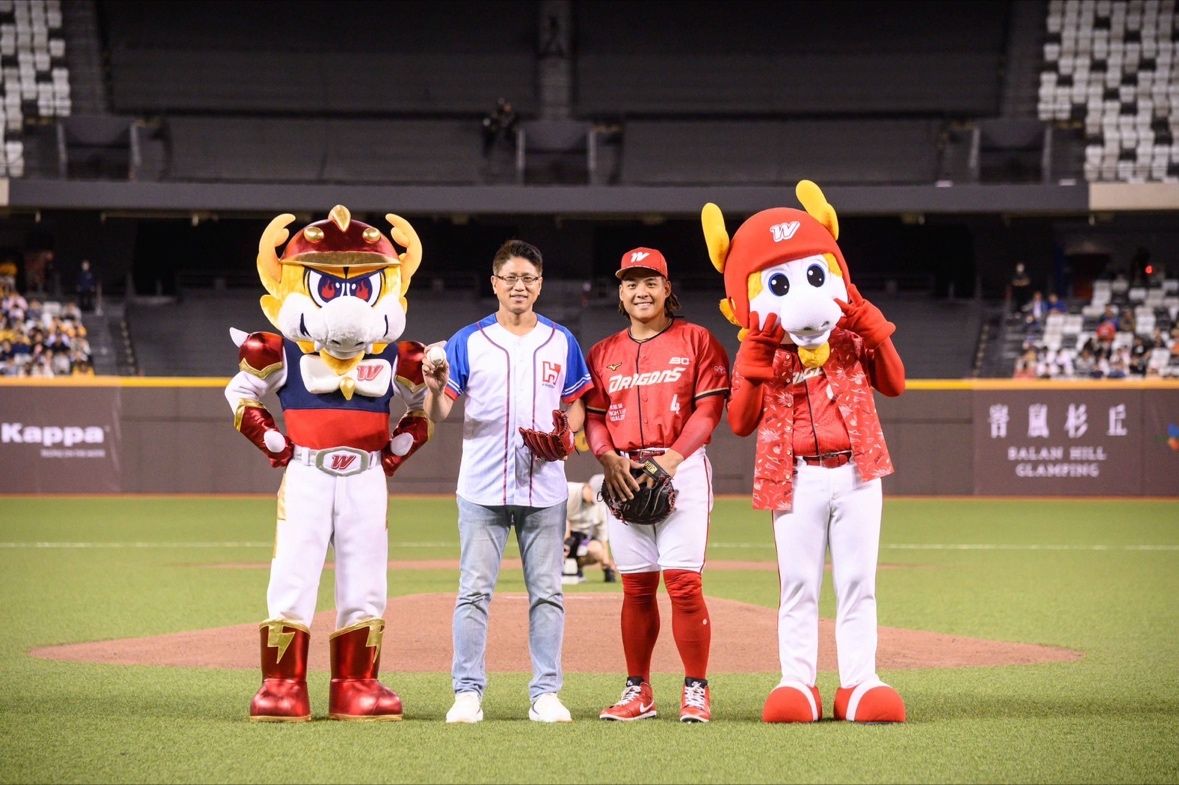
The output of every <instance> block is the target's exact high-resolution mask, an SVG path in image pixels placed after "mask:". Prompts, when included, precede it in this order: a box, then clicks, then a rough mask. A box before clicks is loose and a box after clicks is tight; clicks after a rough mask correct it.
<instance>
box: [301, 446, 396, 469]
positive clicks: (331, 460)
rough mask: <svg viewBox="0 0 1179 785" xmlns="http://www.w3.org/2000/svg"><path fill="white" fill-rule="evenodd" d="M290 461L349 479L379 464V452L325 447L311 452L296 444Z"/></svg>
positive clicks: (307, 448) (308, 448)
mask: <svg viewBox="0 0 1179 785" xmlns="http://www.w3.org/2000/svg"><path fill="white" fill-rule="evenodd" d="M291 460H294V461H298V462H299V463H301V464H304V465H305V466H314V467H315V468H317V469H319V470H320V471H321V472H323V473H324V474H330V475H332V476H334V477H351V476H352V475H354V474H360V473H361V472H364V471H368V468H369V467H370V466H373V465H375V464H379V463H380V462H381V451H380V450H374V451H372V452H367V451H365V450H362V449H360V448H359V447H325V448H323V449H322V450H313V449H311V448H310V447H303V446H302V445H298V444H296V445H295V449H294V453H293V455H292V456H291Z"/></svg>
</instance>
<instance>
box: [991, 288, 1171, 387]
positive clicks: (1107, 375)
mask: <svg viewBox="0 0 1179 785" xmlns="http://www.w3.org/2000/svg"><path fill="white" fill-rule="evenodd" d="M1017 308H1018V313H1019V316H1020V317H1021V319H1022V322H1023V324H1024V328H1025V330H1026V336H1025V338H1024V342H1023V349H1022V354H1021V355H1020V356H1019V357H1018V358H1017V359H1016V361H1015V371H1014V377H1015V378H1017V379H1090V378H1092V379H1125V378H1161V377H1176V378H1179V279H1162V278H1159V279H1152V280H1149V281H1145V282H1140V285H1134V286H1131V285H1130V282H1129V281H1128V280H1127V279H1126V278H1124V277H1122V276H1118V277H1116V278H1114V279H1112V280H1099V281H1096V282H1095V283H1094V287H1093V298H1092V299H1091V300H1090V301H1089V302H1088V303H1085V304H1084V305H1082V306H1080V307H1079V308H1076V307H1075V306H1074V307H1070V306H1069V304H1068V303H1066V302H1064V301H1063V300H1060V299H1059V298H1058V297H1057V296H1056V295H1055V294H1049V295H1048V296H1047V297H1044V296H1043V295H1042V294H1041V293H1040V292H1038V291H1037V292H1034V293H1033V294H1032V297H1031V299H1029V300H1028V301H1027V302H1025V303H1023V304H1022V306H1019V305H1018V303H1017Z"/></svg>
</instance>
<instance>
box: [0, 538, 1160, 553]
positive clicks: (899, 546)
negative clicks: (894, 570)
mask: <svg viewBox="0 0 1179 785" xmlns="http://www.w3.org/2000/svg"><path fill="white" fill-rule="evenodd" d="M457 546H458V543H457V542H454V541H449V542H391V543H390V544H389V549H390V551H392V552H395V551H396V550H397V549H398V548H456V547H457ZM273 547H274V543H273V542H254V541H250V540H242V541H226V542H116V541H112V542H52V541H45V542H0V549H4V548H7V549H13V550H16V549H46V550H53V549H62V550H71V549H90V548H92V549H105V548H112V549H117V548H125V549H129V550H133V549H165V550H166V549H192V550H200V549H204V548H268V549H270V548H273ZM709 548H725V549H727V548H734V549H751V550H772V549H773V544H772V543H762V542H714V543H710V544H709ZM880 549H881V550H882V551H883V550H898V551H1093V552H1103V551H1145V552H1154V551H1161V552H1171V551H1179V545H1157V544H1155V545H1150V544H1139V543H1131V544H1126V545H1077V544H1069V543H1063V544H1050V543H1044V544H1037V543H1027V544H1016V543H983V542H980V543H934V542H928V543H924V542H921V543H917V542H915V543H888V544H881V546H880Z"/></svg>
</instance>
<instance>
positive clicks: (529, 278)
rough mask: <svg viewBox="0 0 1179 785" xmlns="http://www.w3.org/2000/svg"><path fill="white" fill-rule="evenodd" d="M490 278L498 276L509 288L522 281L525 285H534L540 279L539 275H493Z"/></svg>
mask: <svg viewBox="0 0 1179 785" xmlns="http://www.w3.org/2000/svg"><path fill="white" fill-rule="evenodd" d="M491 277H492V278H498V279H500V280H501V281H503V282H504V283H505V284H506V285H507V287H508V288H509V289H512V288H515V286H516V284H517V283H522V284H524V285H525V286H535V285H536V282H537V281H539V280H540V278H541V277H540V276H539V275H495V274H494V273H493V274H492V276H491Z"/></svg>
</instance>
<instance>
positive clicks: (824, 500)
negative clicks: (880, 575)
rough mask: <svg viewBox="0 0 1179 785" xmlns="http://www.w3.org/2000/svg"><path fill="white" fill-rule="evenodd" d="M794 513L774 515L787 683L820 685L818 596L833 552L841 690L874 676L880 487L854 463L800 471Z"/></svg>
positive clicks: (780, 642) (801, 467)
mask: <svg viewBox="0 0 1179 785" xmlns="http://www.w3.org/2000/svg"><path fill="white" fill-rule="evenodd" d="M795 467H796V468H795V474H794V510H793V512H789V513H785V512H775V513H774V518H773V521H774V545H775V547H776V549H777V554H778V575H779V580H780V583H781V586H780V589H781V594H780V598H779V605H778V657H779V659H780V660H781V664H782V680H783V681H784V682H785V681H799V682H802V683H803V684H807V685H814V683H815V678H816V676H817V672H818V659H819V592H820V590H821V589H822V586H823V567H824V561H825V558H826V551H827V547H828V546H830V548H831V566H832V573H833V575H832V577H833V579H834V584H835V605H836V609H835V646H836V652H837V655H838V661H839V683H840V686H842V687H854V686H856V685H857V684H861V683H863V682H865V681H869V680H875V679H877V678H878V677H877V675H876V562H877V558H878V556H879V552H880V514H881V510H882V505H883V499H882V495H881V488H880V480H879V479H875V480H870V481H869V482H860V480H859V478H858V476H857V474H856V468H855V464H853V463H847V464H845V465H843V466H839V467H836V468H826V467H822V466H809V465H807V464H806V463H804V462H802V461H801V460H799V461H797V462H796V464H795Z"/></svg>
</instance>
